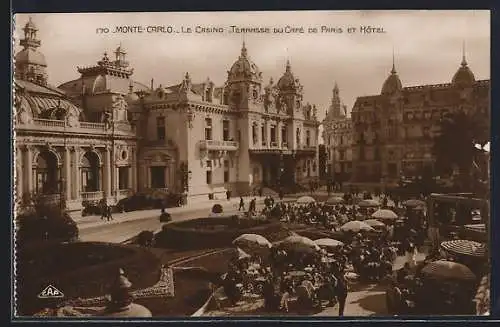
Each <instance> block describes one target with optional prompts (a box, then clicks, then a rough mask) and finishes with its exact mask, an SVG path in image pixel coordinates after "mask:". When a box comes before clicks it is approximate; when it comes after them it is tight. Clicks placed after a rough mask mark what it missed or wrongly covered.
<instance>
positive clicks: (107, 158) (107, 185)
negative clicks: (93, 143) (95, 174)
mask: <svg viewBox="0 0 500 327" xmlns="http://www.w3.org/2000/svg"><path fill="white" fill-rule="evenodd" d="M109 151H110V150H109V148H108V147H106V150H105V151H104V174H103V177H104V185H103V191H104V194H105V196H106V198H107V197H110V196H111V155H110V153H109Z"/></svg>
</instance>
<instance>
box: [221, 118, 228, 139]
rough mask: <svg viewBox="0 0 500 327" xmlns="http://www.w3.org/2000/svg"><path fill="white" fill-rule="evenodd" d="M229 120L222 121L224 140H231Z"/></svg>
mask: <svg viewBox="0 0 500 327" xmlns="http://www.w3.org/2000/svg"><path fill="white" fill-rule="evenodd" d="M229 137H230V136H229V120H223V121H222V140H223V141H229Z"/></svg>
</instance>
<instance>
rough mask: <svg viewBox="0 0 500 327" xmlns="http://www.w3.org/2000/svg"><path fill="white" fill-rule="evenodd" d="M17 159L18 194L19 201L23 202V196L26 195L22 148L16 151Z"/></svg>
mask: <svg viewBox="0 0 500 327" xmlns="http://www.w3.org/2000/svg"><path fill="white" fill-rule="evenodd" d="M16 157H17V160H16V161H15V162H16V163H17V165H16V184H15V186H16V194H17V201H16V202H19V201H23V194H24V191H23V190H24V182H23V167H24V164H23V159H24V155H23V150H22V149H21V148H17V149H16Z"/></svg>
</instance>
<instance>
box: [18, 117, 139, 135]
mask: <svg viewBox="0 0 500 327" xmlns="http://www.w3.org/2000/svg"><path fill="white" fill-rule="evenodd" d="M33 126H36V127H35V128H40V129H49V130H51V131H63V130H66V131H68V132H69V131H77V132H78V131H82V132H87V133H103V134H105V133H111V132H112V131H114V132H115V133H118V134H119V133H124V132H125V133H127V132H133V131H135V128H134V127H133V126H131V125H129V124H128V123H126V122H117V123H115V128H114V129H113V127H112V126H106V124H104V123H95V122H84V121H81V122H78V125H77V126H70V125H69V124H67V123H66V121H64V120H58V119H44V118H35V119H33V121H32V122H31V123H30V124H21V125H16V126H15V128H16V129H17V128H19V129H31V128H33Z"/></svg>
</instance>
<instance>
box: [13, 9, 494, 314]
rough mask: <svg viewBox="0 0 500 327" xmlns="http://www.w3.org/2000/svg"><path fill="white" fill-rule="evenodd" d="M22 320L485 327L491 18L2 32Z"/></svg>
mask: <svg viewBox="0 0 500 327" xmlns="http://www.w3.org/2000/svg"><path fill="white" fill-rule="evenodd" d="M13 24H14V25H13V36H12V37H13V40H12V41H13V44H14V51H13V58H12V60H13V67H14V74H13V76H14V79H13V82H12V85H13V87H12V97H13V108H12V110H13V112H12V117H13V131H12V133H13V139H14V151H15V153H14V156H13V158H14V167H13V170H14V172H15V176H14V178H15V181H14V186H15V187H14V188H13V189H12V194H13V196H14V201H15V216H14V217H13V221H14V229H13V233H14V236H13V237H14V241H15V248H14V254H15V255H14V281H13V283H14V288H13V289H14V294H13V299H14V302H15V303H14V305H13V316H14V317H15V318H23V317H24V318H25V317H35V318H37V319H42V320H43V319H56V318H57V319H65V318H69V317H71V318H82V319H86V320H89V319H103V318H142V317H151V319H153V318H172V317H173V318H175V317H177V318H186V317H202V318H206V319H213V318H214V317H225V318H229V319H231V318H235V317H243V316H247V317H248V316H249V317H256V318H258V317H271V316H281V317H285V318H286V317H293V316H301V317H306V316H321V317H342V316H346V317H362V316H371V317H375V318H376V317H396V316H429V315H438V316H444V315H473V316H476V315H479V316H486V315H489V314H490V275H491V265H490V237H489V235H490V234H489V226H490V223H489V222H490V187H489V185H490V142H489V140H490V134H489V131H490V106H491V103H490V87H491V85H490V12H489V11H486V10H468V11H458V10H453V11H452V10H449V11H409V10H403V11H401V10H398V11H272V12H271V11H268V12H266V11H260V12H189V13H187V12H168V13H161V12H156V13H148V12H140V13H44V14H41V13H33V14H16V15H15V16H14V20H13Z"/></svg>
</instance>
